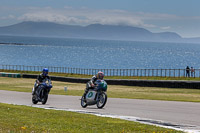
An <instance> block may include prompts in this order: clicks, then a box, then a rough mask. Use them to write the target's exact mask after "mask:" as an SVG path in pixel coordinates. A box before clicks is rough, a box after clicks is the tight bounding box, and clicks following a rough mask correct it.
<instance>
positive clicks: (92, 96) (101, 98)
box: [81, 80, 107, 108]
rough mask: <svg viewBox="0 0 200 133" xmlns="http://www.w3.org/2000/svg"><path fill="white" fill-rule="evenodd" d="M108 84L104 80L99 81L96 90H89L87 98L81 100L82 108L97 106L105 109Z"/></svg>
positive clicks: (96, 83)
mask: <svg viewBox="0 0 200 133" xmlns="http://www.w3.org/2000/svg"><path fill="white" fill-rule="evenodd" d="M106 91H107V83H106V81H104V80H97V81H96V82H95V87H94V89H89V90H88V92H87V94H86V96H85V95H84V94H83V96H82V98H81V106H82V107H83V108H86V107H87V106H88V105H95V104H96V105H97V107H98V108H103V107H104V106H105V104H106V102H107V94H106Z"/></svg>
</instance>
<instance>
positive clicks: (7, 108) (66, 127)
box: [0, 103, 179, 133]
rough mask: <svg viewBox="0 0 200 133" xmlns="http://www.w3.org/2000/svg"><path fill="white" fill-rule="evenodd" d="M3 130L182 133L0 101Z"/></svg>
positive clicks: (118, 120)
mask: <svg viewBox="0 0 200 133" xmlns="http://www.w3.org/2000/svg"><path fill="white" fill-rule="evenodd" d="M0 132H13V133H15V132H32V133H35V132H69V133H82V132H83V133H84V132H87V133H90V132H95V133H103V132H106V133H113V132H114V133H130V132H131V133H132V132H143V133H145V132H148V133H149V132H151V133H153V132H155V133H158V132H159V133H179V131H176V130H171V129H166V128H161V127H156V126H151V125H145V124H140V123H137V122H131V121H125V120H120V119H113V118H105V117H97V116H93V115H88V114H87V115H86V114H80V113H74V112H67V111H55V110H45V109H39V108H33V107H26V106H14V105H8V104H2V103H0Z"/></svg>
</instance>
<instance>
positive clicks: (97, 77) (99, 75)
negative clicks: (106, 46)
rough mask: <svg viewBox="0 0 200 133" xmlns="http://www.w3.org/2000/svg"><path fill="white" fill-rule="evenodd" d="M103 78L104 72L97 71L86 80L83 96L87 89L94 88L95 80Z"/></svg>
mask: <svg viewBox="0 0 200 133" xmlns="http://www.w3.org/2000/svg"><path fill="white" fill-rule="evenodd" d="M103 78H104V73H103V72H101V71H99V72H98V73H97V74H96V75H94V76H93V77H92V78H91V80H90V81H88V82H87V84H86V89H85V93H84V97H85V96H86V94H87V92H88V90H89V89H94V87H95V82H96V81H97V80H98V79H100V80H103Z"/></svg>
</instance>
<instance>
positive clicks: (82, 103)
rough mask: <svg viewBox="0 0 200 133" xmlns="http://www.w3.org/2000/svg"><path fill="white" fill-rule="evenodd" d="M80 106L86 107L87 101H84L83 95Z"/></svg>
mask: <svg viewBox="0 0 200 133" xmlns="http://www.w3.org/2000/svg"><path fill="white" fill-rule="evenodd" d="M81 106H82V107H83V108H86V107H87V103H86V101H85V98H84V95H83V96H82V97H81Z"/></svg>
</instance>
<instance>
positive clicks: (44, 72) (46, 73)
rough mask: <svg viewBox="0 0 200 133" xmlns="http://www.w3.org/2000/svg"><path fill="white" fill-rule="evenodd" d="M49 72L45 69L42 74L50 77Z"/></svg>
mask: <svg viewBox="0 0 200 133" xmlns="http://www.w3.org/2000/svg"><path fill="white" fill-rule="evenodd" d="M48 72H49V70H48V68H44V69H43V70H42V74H43V75H44V76H47V75H48Z"/></svg>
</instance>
